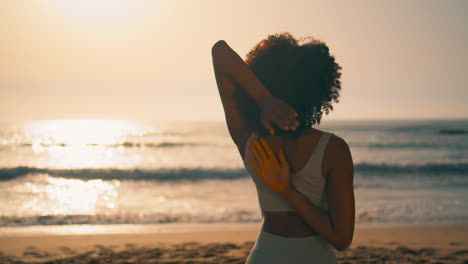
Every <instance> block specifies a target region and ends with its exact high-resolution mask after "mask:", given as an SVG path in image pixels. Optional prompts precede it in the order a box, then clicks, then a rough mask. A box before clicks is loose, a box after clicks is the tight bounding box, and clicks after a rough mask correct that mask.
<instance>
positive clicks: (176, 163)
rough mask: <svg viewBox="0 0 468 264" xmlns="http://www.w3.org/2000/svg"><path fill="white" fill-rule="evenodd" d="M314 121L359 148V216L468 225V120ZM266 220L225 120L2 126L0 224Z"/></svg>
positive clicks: (369, 220)
mask: <svg viewBox="0 0 468 264" xmlns="http://www.w3.org/2000/svg"><path fill="white" fill-rule="evenodd" d="M316 128H318V129H321V130H325V131H329V132H332V133H335V134H337V135H339V136H341V137H342V138H344V139H345V140H346V141H347V142H348V144H349V146H350V148H351V152H352V155H353V160H354V164H355V179H354V187H355V196H356V223H357V224H358V225H361V226H372V225H433V224H435V225H446V224H468V120H419V121H414V120H412V121H409V120H406V121H326V120H324V121H323V122H322V124H321V125H319V126H317V127H316ZM259 221H261V213H260V209H259V206H258V200H257V196H256V193H255V186H254V184H253V182H252V180H251V179H250V178H249V176H248V175H247V173H246V171H245V169H244V168H243V164H242V160H241V158H240V155H239V153H238V151H237V148H236V147H235V145H234V143H233V142H232V140H231V138H230V137H229V133H228V131H227V128H226V124H225V123H224V122H159V123H158V122H155V123H139V122H136V121H129V120H49V121H47V120H46V121H36V122H30V123H21V124H20V123H17V124H2V125H0V227H8V226H37V225H73V224H149V223H221V222H234V223H258V222H259Z"/></svg>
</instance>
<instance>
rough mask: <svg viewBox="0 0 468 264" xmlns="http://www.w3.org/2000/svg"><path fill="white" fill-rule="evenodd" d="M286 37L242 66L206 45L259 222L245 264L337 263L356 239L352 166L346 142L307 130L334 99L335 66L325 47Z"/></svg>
mask: <svg viewBox="0 0 468 264" xmlns="http://www.w3.org/2000/svg"><path fill="white" fill-rule="evenodd" d="M305 40H306V42H304V43H303V44H301V45H300V44H299V41H298V40H296V39H295V38H294V37H293V36H292V35H291V34H289V33H281V34H274V35H270V36H268V37H267V38H266V39H264V40H262V41H260V42H259V43H258V44H257V45H256V46H255V47H254V48H253V49H252V50H251V51H250V52H249V53H248V54H247V58H246V61H245V62H244V61H243V60H242V58H240V57H239V56H238V55H237V54H236V53H235V52H234V51H233V50H232V49H231V48H230V47H229V45H228V44H227V43H226V42H225V41H218V42H216V43H215V44H214V45H213V47H212V56H213V65H214V72H215V76H216V82H217V85H218V89H219V93H220V97H221V100H222V103H223V108H224V113H225V116H226V122H227V126H228V130H229V133H230V135H231V137H232V139H233V141H234V143H235V144H236V146H237V148H238V150H239V153H240V155H241V157H242V159H243V161H244V165H245V167H246V169H247V171H248V172H249V174H250V176H251V177H252V179H253V180H254V182H255V185H256V188H257V193H258V199H259V203H260V207H261V209H262V214H263V223H262V228H261V231H260V232H259V235H258V238H257V240H256V242H255V245H254V247H253V248H252V250H251V252H250V254H249V256H248V258H247V263H250V264H257V263H337V260H336V257H335V251H334V250H333V248H335V249H337V250H343V249H345V248H347V247H349V245H350V244H351V241H352V238H353V233H354V217H355V206H354V191H353V161H352V157H351V153H350V150H349V147H348V145H347V144H346V142H345V141H344V140H343V139H342V138H340V137H338V136H336V135H334V134H332V133H330V132H326V131H322V130H318V129H315V128H312V125H313V124H316V123H320V120H321V117H322V113H323V112H325V113H326V114H328V112H329V111H330V110H332V109H333V107H332V101H334V102H338V96H339V90H340V89H341V84H340V81H339V78H340V76H341V72H340V70H341V67H340V66H339V65H338V64H337V63H336V62H335V58H334V57H333V56H332V55H330V53H329V49H328V47H327V46H326V45H325V43H323V42H321V41H318V40H315V39H308V40H307V39H305Z"/></svg>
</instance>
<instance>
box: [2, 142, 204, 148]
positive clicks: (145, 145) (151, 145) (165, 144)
mask: <svg viewBox="0 0 468 264" xmlns="http://www.w3.org/2000/svg"><path fill="white" fill-rule="evenodd" d="M206 145H208V143H201V142H200V143H195V142H170V141H168V142H165V141H163V142H159V143H142V142H128V141H126V142H122V143H119V144H111V145H109V144H92V143H89V144H83V146H89V147H97V146H102V147H111V148H118V147H124V148H170V147H185V146H190V147H196V146H206ZM33 146H36V145H35V144H32V143H19V144H18V143H16V144H3V145H0V148H2V149H8V148H14V147H23V148H31V147H33ZM37 146H40V147H44V148H49V147H70V146H75V145H69V144H65V143H51V144H46V143H40V144H37Z"/></svg>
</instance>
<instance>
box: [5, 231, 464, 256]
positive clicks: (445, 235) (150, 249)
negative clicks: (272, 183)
mask: <svg viewBox="0 0 468 264" xmlns="http://www.w3.org/2000/svg"><path fill="white" fill-rule="evenodd" d="M226 227H227V226H226ZM199 229H200V230H198V231H193V230H185V229H178V230H177V229H174V230H166V231H159V232H155V231H154V230H151V229H149V231H148V232H147V233H141V232H139V233H121V234H119V233H112V234H68V235H45V234H42V235H32V236H30V235H27V234H22V235H17V234H13V235H12V234H5V233H3V235H2V236H1V237H0V249H1V250H0V251H1V252H0V261H1V263H50V264H52V263H87V264H91V263H96V264H97V263H127V264H129V263H244V262H245V259H246V257H247V255H248V253H249V251H250V249H251V248H252V246H253V242H254V241H255V237H256V235H257V232H258V226H257V225H256V224H247V225H245V226H244V227H242V225H237V226H235V228H229V229H222V228H221V227H219V226H218V227H217V228H209V229H207V228H199ZM337 256H338V258H339V261H340V263H468V226H465V225H462V226H411V227H360V228H357V229H356V231H355V236H354V240H353V243H352V245H351V247H350V248H348V249H346V250H344V251H337Z"/></svg>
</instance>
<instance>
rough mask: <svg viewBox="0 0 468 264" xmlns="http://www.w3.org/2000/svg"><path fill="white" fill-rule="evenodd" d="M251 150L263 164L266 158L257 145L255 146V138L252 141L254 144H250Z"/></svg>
mask: <svg viewBox="0 0 468 264" xmlns="http://www.w3.org/2000/svg"><path fill="white" fill-rule="evenodd" d="M250 151H251V152H252V154H253V156H254V157H255V160H256V161H257V162H258V164H259V165H261V164H262V163H263V162H264V159H263V158H262V155H260V153H259V152H258V149H257V147H256V146H255V139H254V140H253V141H252V144H251V145H250Z"/></svg>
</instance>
